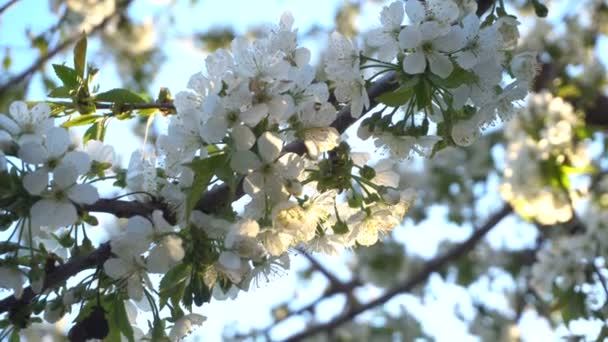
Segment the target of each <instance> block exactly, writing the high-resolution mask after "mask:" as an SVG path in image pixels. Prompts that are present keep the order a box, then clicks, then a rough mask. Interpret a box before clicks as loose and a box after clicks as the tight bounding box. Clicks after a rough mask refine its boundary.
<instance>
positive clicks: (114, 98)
mask: <svg viewBox="0 0 608 342" xmlns="http://www.w3.org/2000/svg"><path fill="white" fill-rule="evenodd" d="M95 98H96V99H97V101H101V102H114V103H143V102H146V100H145V99H144V98H142V97H141V96H139V95H137V94H135V93H134V92H132V91H130V90H127V89H119V88H116V89H112V90H108V91H106V92H103V93H99V94H97V95H95Z"/></svg>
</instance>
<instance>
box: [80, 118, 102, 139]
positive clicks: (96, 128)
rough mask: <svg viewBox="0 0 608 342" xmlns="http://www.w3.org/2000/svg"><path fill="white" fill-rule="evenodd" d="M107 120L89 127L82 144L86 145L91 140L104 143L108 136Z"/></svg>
mask: <svg viewBox="0 0 608 342" xmlns="http://www.w3.org/2000/svg"><path fill="white" fill-rule="evenodd" d="M105 123H106V119H105V118H104V119H102V120H101V121H97V122H96V123H94V124H93V125H92V126H91V127H89V128H88V129H87V130H86V132H84V135H83V136H82V143H83V144H86V143H87V141H89V140H99V141H103V139H104V138H105V136H106V125H105Z"/></svg>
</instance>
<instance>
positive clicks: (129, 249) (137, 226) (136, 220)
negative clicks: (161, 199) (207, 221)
mask: <svg viewBox="0 0 608 342" xmlns="http://www.w3.org/2000/svg"><path fill="white" fill-rule="evenodd" d="M172 230H173V228H172V227H171V225H170V224H169V223H168V222H167V221H166V220H165V219H164V218H163V213H162V211H160V210H155V211H154V212H153V213H152V222H151V221H150V220H148V219H147V218H145V217H143V216H133V217H131V218H129V221H127V226H126V227H125V231H124V233H122V234H121V235H119V236H118V237H117V238H116V239H113V240H112V241H111V243H110V244H111V246H112V252H113V253H114V254H116V255H118V256H120V257H121V258H125V259H131V258H134V257H137V256H139V255H140V254H142V253H144V252H145V251H147V250H148V249H149V248H150V245H151V244H152V242H154V241H155V240H156V237H157V236H158V235H160V234H162V233H167V232H171V231H172ZM180 242H181V240H180V241H172V242H171V247H173V251H172V252H171V253H172V255H176V256H178V255H179V254H180V252H179V249H178V248H177V245H178V244H179V243H180Z"/></svg>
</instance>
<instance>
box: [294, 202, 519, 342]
mask: <svg viewBox="0 0 608 342" xmlns="http://www.w3.org/2000/svg"><path fill="white" fill-rule="evenodd" d="M512 211H513V209H512V208H511V207H510V206H508V205H505V206H504V207H503V208H502V209H501V210H500V211H499V212H497V213H495V214H494V215H492V216H491V217H490V218H489V219H488V221H487V222H486V223H485V224H484V225H483V226H482V227H481V228H479V229H477V230H475V232H474V233H473V234H472V235H471V237H469V238H468V239H467V240H466V241H464V242H462V243H460V244H458V245H457V246H456V247H454V248H452V249H451V250H450V251H448V252H447V253H445V254H443V255H441V256H439V257H436V258H434V259H432V260H430V261H429V262H427V263H426V265H425V267H424V268H422V269H421V270H420V271H418V272H416V273H415V274H414V275H412V276H411V277H410V278H409V279H408V280H407V281H406V282H404V283H402V284H400V285H398V286H396V287H394V288H392V289H390V290H388V291H387V292H385V293H384V294H383V295H382V296H380V297H378V298H376V299H374V300H372V301H370V302H367V303H366V304H363V305H359V306H355V307H352V308H351V309H350V310H349V311H348V312H346V313H345V314H343V315H341V316H339V317H337V318H335V319H334V320H331V321H329V322H327V323H323V324H319V325H315V326H312V327H310V328H309V329H307V330H304V331H302V332H300V333H298V334H295V335H293V336H291V337H289V338H288V339H287V340H286V341H301V340H303V339H305V338H308V337H311V336H314V335H316V334H319V333H322V332H329V331H332V330H334V329H335V328H337V327H339V326H340V325H342V324H344V323H346V322H348V321H350V320H352V319H353V318H355V317H356V316H357V315H359V314H360V313H362V312H365V311H367V310H370V309H373V308H375V307H377V306H379V305H382V304H384V303H386V302H388V301H389V300H391V299H392V298H393V297H395V296H397V295H399V294H402V293H406V292H409V291H411V290H412V289H413V288H415V287H416V286H418V285H420V284H421V283H422V282H424V281H425V280H426V279H427V278H428V277H429V276H430V275H431V274H432V273H433V272H437V271H439V270H440V269H441V268H443V267H444V266H446V265H447V264H448V263H450V262H453V261H455V260H457V259H458V258H460V257H462V256H463V255H465V254H467V253H468V252H469V251H470V250H472V249H473V248H474V247H475V246H476V245H477V243H478V242H479V241H481V239H482V238H483V237H484V236H485V235H486V234H487V233H488V232H490V230H492V228H494V227H495V226H496V225H497V224H498V222H500V221H501V220H502V219H503V218H505V217H507V216H508V215H509V214H510V213H511V212H512Z"/></svg>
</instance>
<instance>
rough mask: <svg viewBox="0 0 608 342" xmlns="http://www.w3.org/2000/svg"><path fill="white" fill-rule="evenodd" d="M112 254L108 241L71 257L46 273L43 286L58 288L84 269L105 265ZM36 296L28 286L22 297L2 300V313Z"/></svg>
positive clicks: (0, 304) (24, 303) (45, 288)
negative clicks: (85, 252) (87, 251)
mask: <svg viewBox="0 0 608 342" xmlns="http://www.w3.org/2000/svg"><path fill="white" fill-rule="evenodd" d="M111 254H112V252H111V248H110V243H108V242H106V243H103V244H101V245H100V246H99V248H97V249H96V250H95V251H93V253H91V254H89V255H86V256H80V257H75V258H72V259H70V260H69V261H68V262H66V263H65V264H63V265H59V266H57V268H55V269H54V270H53V271H52V272H50V273H47V274H46V277H45V278H44V285H43V287H42V288H43V290H47V289H53V288H56V287H57V286H59V285H60V284H61V283H63V282H65V281H66V280H68V279H69V278H70V277H72V276H75V275H76V274H78V273H80V272H82V271H83V270H86V269H89V268H94V267H99V266H101V265H103V263H104V262H105V261H106V260H108V258H110V256H111ZM35 296H36V293H34V291H33V290H32V287H31V286H28V287H27V288H25V290H24V291H23V294H22V295H21V298H19V299H17V298H15V297H14V296H10V297H7V298H4V299H3V300H2V301H0V313H4V312H7V311H9V310H11V309H15V308H18V307H20V306H23V305H28V304H30V303H31V302H32V299H34V297H35Z"/></svg>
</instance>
